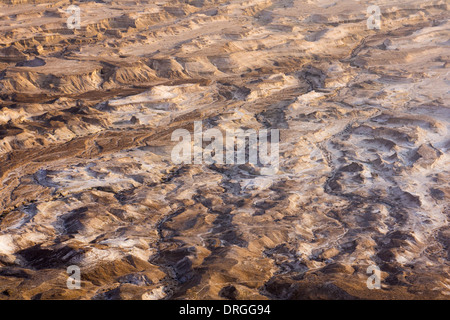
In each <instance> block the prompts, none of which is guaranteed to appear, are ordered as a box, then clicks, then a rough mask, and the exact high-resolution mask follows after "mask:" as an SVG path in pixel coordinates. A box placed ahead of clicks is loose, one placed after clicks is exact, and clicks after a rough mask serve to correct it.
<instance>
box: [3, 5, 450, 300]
mask: <svg viewBox="0 0 450 320" xmlns="http://www.w3.org/2000/svg"><path fill="white" fill-rule="evenodd" d="M375 2H376V3H375ZM71 4H77V5H79V6H80V8H81V29H80V30H70V29H68V28H67V26H66V20H67V18H68V14H67V13H66V12H65V10H66V8H67V7H68V6H69V5H71ZM373 4H376V5H378V6H380V8H381V12H382V26H381V30H369V29H368V28H367V25H366V21H367V12H366V11H367V7H368V6H369V5H373ZM448 18H449V13H448V2H446V1H430V0H425V1H418V0H411V1H387V0H377V1H367V0H363V1H349V0H346V1H331V0H303V1H292V0H280V1H275V0H273V1H271V0H249V1H245V2H243V1H239V0H228V1H223V0H174V1H159V2H156V1H127V0H122V1H107V0H104V1H81V0H80V1H78V2H75V1H73V2H72V1H68V0H61V1H46V0H2V1H1V2H0V163H1V166H0V177H1V185H0V187H1V189H0V299H448V298H449V297H450V279H449V273H450V269H449V258H450V226H449V213H450V211H449V199H450V187H449V180H450V179H449V178H450V172H449V163H450V162H449V149H450V135H449V128H450V122H449V121H450V110H449V105H448V100H447V99H448V98H449V94H448V90H449V77H448V72H449V45H450V33H449V29H450V28H449V26H450V25H449V21H448ZM194 121H202V122H203V127H204V128H205V129H206V128H218V129H220V130H227V129H230V128H236V129H237V128H245V129H248V128H253V129H256V130H261V129H270V128H277V129H279V130H280V146H279V147H280V166H279V171H278V173H277V174H275V175H271V176H264V175H261V174H260V172H259V171H258V170H259V169H258V168H257V167H254V166H252V165H219V164H215V165H206V164H203V165H199V164H197V165H195V164H192V165H175V164H174V163H173V162H172V160H171V156H170V155H171V150H172V147H173V146H174V142H171V134H172V132H173V131H174V130H175V129H179V128H185V129H188V130H189V131H191V132H192V130H193V123H194ZM70 265H77V266H79V267H80V268H81V279H82V286H81V289H80V290H69V289H68V288H67V286H66V280H67V277H68V274H67V272H66V269H67V267H68V266H70ZM370 265H377V266H379V268H380V269H381V277H382V281H381V289H379V290H376V289H374V290H369V289H368V288H367V286H366V280H367V278H368V276H369V275H368V274H367V272H366V271H367V268H368V267H369V266H370Z"/></svg>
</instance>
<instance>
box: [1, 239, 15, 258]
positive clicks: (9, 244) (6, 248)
mask: <svg viewBox="0 0 450 320" xmlns="http://www.w3.org/2000/svg"><path fill="white" fill-rule="evenodd" d="M15 251H16V245H15V244H14V241H13V237H12V236H10V235H8V234H5V235H1V236H0V254H12V253H14V252H15Z"/></svg>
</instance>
